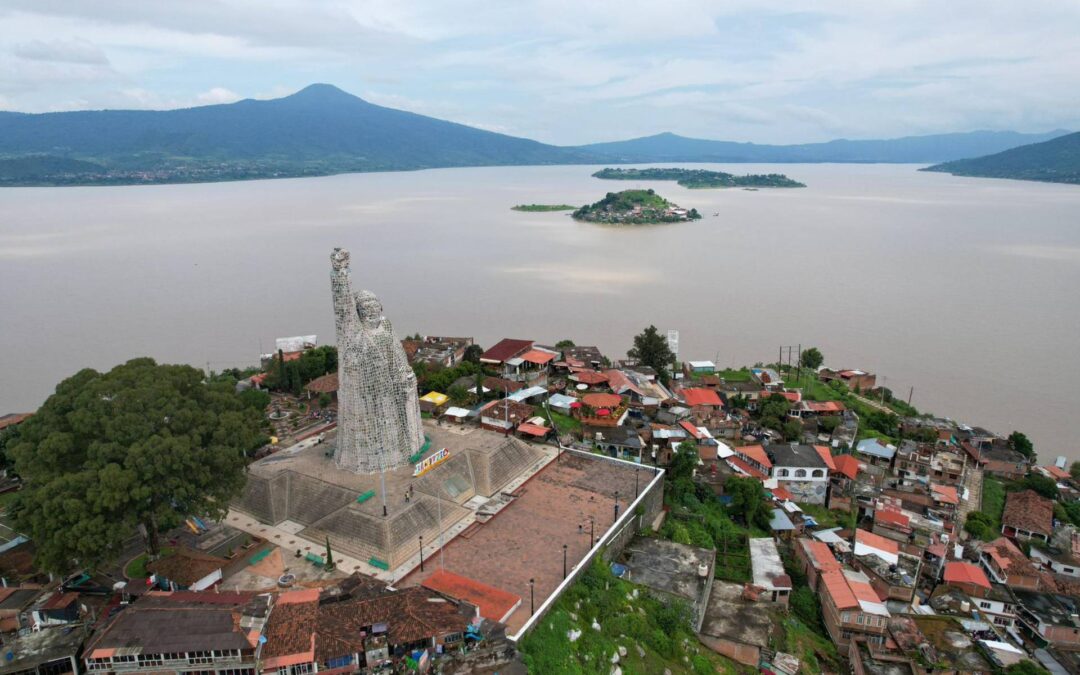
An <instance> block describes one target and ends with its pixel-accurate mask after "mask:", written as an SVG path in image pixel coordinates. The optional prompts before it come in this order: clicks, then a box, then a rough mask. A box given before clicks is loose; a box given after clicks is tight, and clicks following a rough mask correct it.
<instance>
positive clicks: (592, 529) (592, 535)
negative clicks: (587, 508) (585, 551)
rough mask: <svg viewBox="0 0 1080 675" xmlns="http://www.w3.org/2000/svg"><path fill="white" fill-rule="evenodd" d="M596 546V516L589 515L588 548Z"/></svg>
mask: <svg viewBox="0 0 1080 675" xmlns="http://www.w3.org/2000/svg"><path fill="white" fill-rule="evenodd" d="M593 546H596V516H589V550H590V551H591V550H592V547H593Z"/></svg>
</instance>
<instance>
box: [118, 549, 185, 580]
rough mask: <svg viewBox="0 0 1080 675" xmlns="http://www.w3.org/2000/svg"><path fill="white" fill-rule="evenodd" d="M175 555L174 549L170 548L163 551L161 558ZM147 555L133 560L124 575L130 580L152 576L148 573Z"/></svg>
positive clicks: (125, 569) (144, 554)
mask: <svg viewBox="0 0 1080 675" xmlns="http://www.w3.org/2000/svg"><path fill="white" fill-rule="evenodd" d="M172 554H173V549H172V548H169V547H168V546H166V547H164V548H162V549H161V557H162V558H166V557H168V556H170V555H172ZM146 563H147V554H146V553H143V554H142V555H140V556H139V557H137V558H134V559H132V561H131V562H129V563H128V565H127V567H126V568H124V574H126V575H127V577H128V578H129V579H145V578H147V577H148V576H150V573H149V572H147V571H146Z"/></svg>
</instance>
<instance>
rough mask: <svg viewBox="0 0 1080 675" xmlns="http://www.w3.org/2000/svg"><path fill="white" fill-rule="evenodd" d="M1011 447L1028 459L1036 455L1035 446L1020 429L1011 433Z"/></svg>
mask: <svg viewBox="0 0 1080 675" xmlns="http://www.w3.org/2000/svg"><path fill="white" fill-rule="evenodd" d="M1009 447H1010V448H1012V449H1013V450H1016V451H1017V452H1019V453H1020V454H1021V455H1023V456H1024V457H1027V458H1028V459H1034V457H1035V446H1034V445H1033V444H1032V443H1031V440H1030V439H1029V438H1028V437H1027V436H1025V435H1024V434H1022V433H1020V432H1019V431H1014V432H1012V433H1011V434H1009Z"/></svg>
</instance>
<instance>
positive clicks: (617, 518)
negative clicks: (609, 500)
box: [615, 490, 619, 522]
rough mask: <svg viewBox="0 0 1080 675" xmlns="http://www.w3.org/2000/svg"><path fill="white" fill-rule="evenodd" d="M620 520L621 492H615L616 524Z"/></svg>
mask: <svg viewBox="0 0 1080 675" xmlns="http://www.w3.org/2000/svg"><path fill="white" fill-rule="evenodd" d="M618 520H619V491H618V490H616V491H615V522H617V521H618Z"/></svg>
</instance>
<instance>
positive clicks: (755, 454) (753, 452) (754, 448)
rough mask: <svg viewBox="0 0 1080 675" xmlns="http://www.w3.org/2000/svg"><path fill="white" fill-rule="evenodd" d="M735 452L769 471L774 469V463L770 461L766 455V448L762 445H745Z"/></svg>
mask: <svg viewBox="0 0 1080 675" xmlns="http://www.w3.org/2000/svg"><path fill="white" fill-rule="evenodd" d="M734 450H735V452H736V453H739V454H742V455H746V456H747V457H749V458H750V459H752V460H754V461H755V462H757V463H758V464H760V465H761V466H763V467H765V468H767V469H771V468H772V461H771V460H770V459H769V456H768V455H767V454H765V448H763V447H761V446H760V445H744V446H741V447H738V448H735V449H734Z"/></svg>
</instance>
